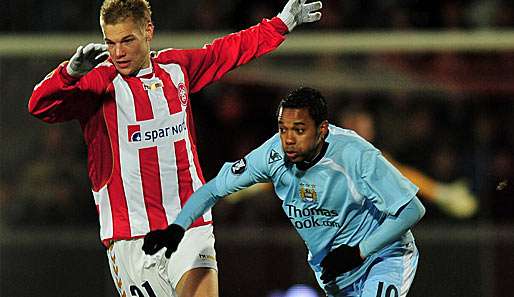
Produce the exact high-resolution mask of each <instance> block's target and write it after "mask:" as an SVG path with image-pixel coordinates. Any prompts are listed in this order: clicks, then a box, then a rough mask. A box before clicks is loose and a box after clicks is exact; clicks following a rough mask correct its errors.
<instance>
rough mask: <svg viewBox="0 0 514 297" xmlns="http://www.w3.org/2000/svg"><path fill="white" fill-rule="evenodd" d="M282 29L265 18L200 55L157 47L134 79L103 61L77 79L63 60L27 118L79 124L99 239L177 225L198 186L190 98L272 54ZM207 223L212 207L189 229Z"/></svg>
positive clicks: (34, 98)
mask: <svg viewBox="0 0 514 297" xmlns="http://www.w3.org/2000/svg"><path fill="white" fill-rule="evenodd" d="M286 32H287V27H286V26H285V25H284V23H283V22H282V21H281V20H280V19H278V18H273V19H272V20H263V21H262V22H261V23H260V24H258V25H256V26H253V27H251V28H249V29H246V30H243V31H240V32H238V33H233V34H230V35H227V36H225V37H222V38H219V39H216V40H215V41H214V42H213V43H212V44H209V45H206V46H204V47H203V48H201V49H193V50H179V49H168V50H164V51H161V52H159V53H157V54H156V55H152V57H151V66H150V67H149V68H147V69H142V70H140V71H139V72H138V73H137V75H134V76H122V75H121V74H119V73H118V72H117V71H116V69H115V67H114V66H113V65H112V64H111V62H110V60H108V61H106V62H104V63H102V64H100V65H98V66H97V67H96V68H95V69H93V70H92V71H90V72H89V73H88V74H86V75H85V76H83V77H81V78H80V79H76V78H73V77H71V76H70V75H69V74H68V73H67V71H66V65H67V62H64V63H62V64H61V65H60V66H59V67H57V69H55V70H54V71H53V72H52V73H51V74H49V75H48V76H47V77H46V78H45V79H44V80H43V81H42V82H41V83H39V84H38V85H36V87H35V88H34V92H33V93H32V96H31V98H30V101H29V111H30V112H31V113H32V114H33V115H35V116H36V117H38V118H40V119H42V120H43V121H45V122H49V123H53V122H62V121H67V120H73V119H77V120H78V121H79V122H80V124H81V128H82V131H83V134H84V139H85V142H86V144H87V147H88V174H89V178H90V180H91V184H92V188H93V196H94V200H95V204H96V207H97V211H98V215H99V220H100V238H101V239H102V241H103V242H104V243H107V242H108V241H109V240H112V239H113V240H117V239H129V238H136V237H141V236H144V235H145V234H146V233H148V232H149V231H151V230H155V229H162V228H165V227H166V226H167V225H168V224H170V223H172V222H173V221H174V219H175V217H176V216H177V214H178V212H179V211H180V210H181V209H182V206H183V205H184V204H185V202H186V201H187V200H188V199H189V197H190V195H191V194H192V193H193V191H195V190H196V189H198V188H199V187H200V186H201V185H202V184H203V183H204V178H203V176H202V170H201V168H200V164H199V160H198V155H197V148H196V143H195V139H194V136H193V134H194V124H193V121H192V112H191V105H190V102H189V93H194V92H197V91H199V90H200V89H202V88H203V87H204V86H206V85H208V84H209V83H211V82H213V81H216V80H218V79H219V78H221V77H222V76H223V75H224V74H225V73H227V72H228V71H230V70H232V69H234V68H235V67H237V66H240V65H242V64H245V63H247V62H249V61H250V60H252V59H253V58H255V57H259V56H261V55H263V54H266V53H268V52H270V51H272V50H273V49H275V48H277V47H278V46H279V45H280V43H282V41H283V40H284V39H285V38H284V34H285V33H286ZM211 223H212V217H211V213H210V211H209V212H207V213H205V214H204V215H203V216H202V217H200V218H199V219H198V220H196V221H195V222H194V224H193V225H192V227H195V226H200V225H205V224H211Z"/></svg>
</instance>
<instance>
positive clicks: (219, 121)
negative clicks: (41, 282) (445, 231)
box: [0, 0, 514, 226]
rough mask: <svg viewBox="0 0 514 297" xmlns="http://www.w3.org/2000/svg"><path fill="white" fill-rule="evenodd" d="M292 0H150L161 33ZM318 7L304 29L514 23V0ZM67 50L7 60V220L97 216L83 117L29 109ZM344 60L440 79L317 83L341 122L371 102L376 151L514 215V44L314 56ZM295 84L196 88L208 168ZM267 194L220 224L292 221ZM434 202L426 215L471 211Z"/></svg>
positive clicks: (43, 29) (63, 4)
mask: <svg viewBox="0 0 514 297" xmlns="http://www.w3.org/2000/svg"><path fill="white" fill-rule="evenodd" d="M2 2H3V4H2V7H4V6H7V7H6V8H7V9H1V10H0V11H1V12H0V14H1V16H2V17H0V31H1V32H0V33H3V34H18V33H31V32H32V33H33V32H40V33H62V32H69V33H72V32H93V31H94V32H97V31H98V24H97V22H98V17H97V10H98V7H99V5H100V3H101V1H71V2H70V1H51V2H48V1H22V2H19V1H12V0H8V1H2ZM283 2H284V1H279V0H274V1H243V0H231V1H228V0H199V1H173V5H170V4H169V3H170V2H169V1H164V0H162V1H155V0H154V1H151V4H152V6H153V14H154V17H153V18H154V20H155V22H156V28H157V32H166V31H180V30H186V31H187V30H205V31H220V30H223V31H235V30H239V29H242V28H244V27H246V26H248V25H249V24H253V23H256V22H257V21H258V20H260V19H261V18H263V17H265V16H270V15H274V14H276V12H278V11H279V9H280V7H281V6H282V4H283ZM364 3H365V4H364ZM323 6H324V9H323V14H324V17H323V19H322V22H321V23H320V24H319V25H316V26H306V28H305V29H303V30H333V31H336V30H339V31H359V30H379V31H383V30H393V31H398V30H419V29H422V30H438V29H441V30H448V29H465V30H468V29H469V30H476V29H512V28H514V8H513V5H512V2H511V1H507V0H488V1H486V0H477V1H400V0H389V1H379V0H375V1H336V0H332V1H327V0H325V1H323ZM20 15H22V16H23V17H20ZM77 19H80V20H81V21H79V22H78V21H77ZM27 20H29V21H27ZM99 34H100V33H99ZM157 34H158V33H157ZM65 58H66V57H55V58H48V57H45V58H38V57H31V58H4V57H0V82H1V84H2V85H1V92H0V96H1V98H2V99H1V102H2V107H1V114H0V115H1V117H0V123H1V125H0V135H1V137H2V140H3V144H2V148H1V154H0V158H1V159H0V162H1V168H2V169H1V176H0V178H1V179H0V203H1V207H0V211H1V212H2V213H1V221H2V223H3V224H6V225H7V226H20V225H21V226H23V225H41V224H45V225H51V224H63V223H65V224H77V225H96V224H97V220H96V213H95V209H94V207H93V198H92V194H91V192H90V190H89V184H88V181H87V177H86V175H85V174H86V170H85V168H86V152H85V147H84V144H83V142H82V139H81V138H80V133H79V131H78V130H79V127H78V124H76V123H73V124H58V125H53V126H47V125H44V124H42V123H39V122H37V121H36V120H35V119H32V118H31V117H30V115H29V114H28V112H27V111H26V103H27V100H28V98H29V96H30V94H31V91H32V86H33V85H34V84H35V83H37V82H38V81H39V80H40V79H41V78H42V77H43V76H44V75H45V74H46V73H45V71H47V70H48V69H51V68H52V67H55V66H56V65H57V64H58V63H59V62H60V61H62V60H63V59H65ZM281 59H285V58H284V57H282V58H281ZM340 60H343V61H346V62H348V61H347V60H352V61H353V62H352V63H364V64H380V65H387V67H389V68H390V69H395V70H396V71H401V72H402V73H406V74H408V75H409V76H410V77H414V78H416V79H417V80H419V81H431V82H433V83H437V84H440V85H442V86H443V87H442V91H441V90H440V91H437V92H435V91H402V90H385V91H381V90H379V91H341V90H338V89H326V90H325V89H321V90H322V92H323V93H324V95H325V97H326V98H327V100H328V103H329V106H330V118H331V120H332V121H331V122H332V123H334V124H340V123H341V122H342V121H343V119H341V118H340V117H341V114H345V112H347V111H352V110H359V111H366V113H367V114H368V115H369V116H370V117H371V118H372V120H373V127H370V129H372V131H373V132H372V133H374V135H375V136H374V140H373V142H374V144H375V145H376V146H377V147H378V148H380V149H383V150H385V151H387V152H388V153H389V154H391V155H392V156H394V157H395V159H397V160H398V161H400V162H402V163H404V164H408V165H410V166H413V167H415V168H417V169H420V170H422V171H423V172H424V173H426V174H427V175H429V176H431V177H433V178H436V179H437V180H440V181H442V182H447V183H450V182H454V181H460V180H462V181H465V182H466V183H467V184H468V185H469V187H470V190H471V191H472V192H473V194H474V195H476V197H478V201H479V210H478V212H477V213H476V214H475V215H474V216H473V217H471V218H468V219H467V220H485V221H491V222H512V221H513V218H514V216H513V214H514V52H512V51H510V52H487V53H456V52H445V53H425V54H420V53H417V54H391V53H388V54H380V55H379V54H373V55H363V56H359V55H357V56H350V57H348V56H346V57H328V58H327V57H322V58H319V59H318V63H314V64H313V65H317V67H318V68H321V67H326V66H327V65H330V64H332V62H334V61H336V62H337V61H340ZM26 69H30V71H28V72H27V71H24V70H26ZM308 76H309V73H308V72H306V73H304V79H303V81H302V82H299V83H302V84H304V85H309V77H308ZM294 87H296V86H294ZM314 87H316V86H314ZM288 90H289V86H287V87H285V86H276V85H266V84H265V83H248V82H246V83H240V82H238V81H237V80H231V81H226V82H222V83H218V84H215V85H213V86H210V87H209V88H207V89H206V90H205V91H202V92H201V93H199V94H196V95H193V96H192V102H193V111H194V116H195V120H196V122H197V131H196V132H197V133H196V135H197V138H198V145H199V150H200V152H201V154H200V156H201V157H202V158H203V159H202V160H201V161H202V166H203V169H204V175H205V177H206V178H207V179H210V178H212V177H213V176H214V174H215V173H216V172H217V170H218V169H219V168H220V166H221V165H222V163H223V162H224V161H231V160H236V159H238V158H240V157H242V156H243V155H244V154H245V153H247V152H248V151H249V150H250V149H252V148H254V147H255V146H256V145H258V144H259V143H262V141H264V140H265V139H267V138H268V137H269V136H271V135H272V133H274V132H275V130H276V127H275V114H274V112H275V106H276V105H277V103H278V101H279V99H280V97H281V96H283V95H285V94H286V93H287V91H288ZM268 195H272V194H271V193H256V194H254V195H253V196H254V197H251V198H252V199H246V200H241V201H238V202H237V203H231V202H230V201H229V202H225V203H219V204H218V205H217V208H216V209H215V215H216V221H217V222H220V223H223V222H227V223H228V222H229V223H231V224H238V223H239V224H245V225H249V224H256V225H260V226H262V225H266V226H271V225H278V224H283V225H287V224H289V222H288V220H287V219H286V218H285V217H284V215H283V214H282V212H281V209H280V205H279V203H278V201H275V200H274V199H267V198H270V197H265V196H268ZM265 198H266V199H265ZM425 204H426V203H425ZM426 206H427V208H428V211H427V216H426V217H425V219H424V220H426V221H428V220H455V221H456V222H457V221H462V220H456V219H453V218H451V217H448V216H446V215H445V214H444V213H441V211H440V210H439V209H437V208H435V207H432V205H430V204H427V205H426Z"/></svg>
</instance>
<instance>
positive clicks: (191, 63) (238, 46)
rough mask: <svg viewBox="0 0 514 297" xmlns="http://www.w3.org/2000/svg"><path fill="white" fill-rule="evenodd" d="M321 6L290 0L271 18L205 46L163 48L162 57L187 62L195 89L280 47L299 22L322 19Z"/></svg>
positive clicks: (192, 90)
mask: <svg viewBox="0 0 514 297" xmlns="http://www.w3.org/2000/svg"><path fill="white" fill-rule="evenodd" d="M320 8H321V2H319V1H318V2H313V3H308V4H305V0H290V1H289V2H287V4H286V6H285V8H284V10H283V11H282V12H281V13H280V14H278V16H277V17H274V18H272V19H271V20H267V19H264V20H262V21H261V22H260V23H259V24H257V25H255V26H252V27H250V28H248V29H245V30H242V31H239V32H237V33H232V34H229V35H226V36H224V37H221V38H218V39H216V40H214V41H213V42H212V43H211V44H207V45H205V46H204V47H203V48H201V49H191V50H180V49H169V50H165V51H162V52H160V53H159V55H158V59H159V60H160V59H162V61H164V62H176V63H178V64H181V65H184V66H185V68H186V69H185V70H186V71H187V73H188V76H189V88H190V91H191V92H192V93H195V92H198V91H199V90H201V89H202V88H203V87H205V86H206V85H208V84H210V83H212V82H214V81H216V80H219V79H220V78H221V77H222V76H223V75H225V74H226V73H227V72H229V71H230V70H232V69H234V68H236V67H238V66H241V65H243V64H246V63H248V62H250V61H251V60H253V59H254V58H257V57H260V56H262V55H264V54H267V53H269V52H271V51H273V50H274V49H276V48H277V47H278V46H279V45H280V44H281V43H282V42H283V41H284V40H285V35H286V34H287V33H288V32H290V31H291V30H293V28H294V27H295V26H297V25H299V24H302V23H306V22H314V21H317V20H319V19H320V18H321V13H320V12H316V10H319V9H320Z"/></svg>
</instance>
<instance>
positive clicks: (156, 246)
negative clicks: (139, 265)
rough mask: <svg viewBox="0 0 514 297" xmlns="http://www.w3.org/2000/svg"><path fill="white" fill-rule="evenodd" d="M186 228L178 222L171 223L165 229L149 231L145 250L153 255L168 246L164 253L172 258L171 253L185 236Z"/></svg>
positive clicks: (144, 244) (144, 246)
mask: <svg viewBox="0 0 514 297" xmlns="http://www.w3.org/2000/svg"><path fill="white" fill-rule="evenodd" d="M184 232H185V230H184V229H183V228H182V227H180V226H179V225H177V224H171V225H169V226H168V228H166V229H164V230H154V231H150V232H148V234H146V236H145V240H144V243H143V251H144V252H145V254H147V255H153V254H155V253H157V252H158V251H160V250H161V249H162V248H164V247H165V248H166V253H165V254H164V255H165V256H166V258H168V259H169V258H170V257H171V254H172V253H173V252H174V251H176V250H177V247H178V244H179V243H180V241H181V240H182V237H184Z"/></svg>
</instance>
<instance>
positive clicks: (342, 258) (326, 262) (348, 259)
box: [321, 244, 364, 284]
mask: <svg viewBox="0 0 514 297" xmlns="http://www.w3.org/2000/svg"><path fill="white" fill-rule="evenodd" d="M363 262H364V260H363V259H362V258H361V255H360V250H359V248H358V247H351V246H348V245H344V244H343V245H341V246H339V247H338V248H336V249H335V250H333V251H331V252H330V253H328V254H327V255H326V256H325V258H324V259H323V260H322V261H321V268H322V272H321V280H322V281H323V283H325V284H326V283H328V282H330V281H333V280H335V279H336V277H337V276H338V275H340V274H343V273H345V272H348V271H350V270H352V269H354V268H356V267H359V266H360V265H361V264H362V263H363Z"/></svg>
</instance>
